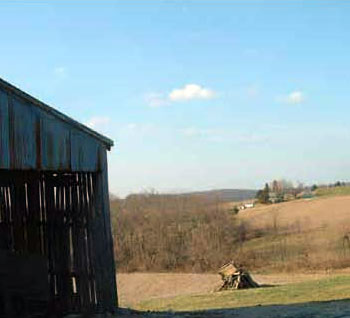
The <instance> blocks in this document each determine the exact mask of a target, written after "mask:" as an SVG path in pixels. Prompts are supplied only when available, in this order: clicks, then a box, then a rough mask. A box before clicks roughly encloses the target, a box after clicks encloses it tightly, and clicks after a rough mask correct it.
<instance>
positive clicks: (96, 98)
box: [0, 1, 350, 195]
mask: <svg viewBox="0 0 350 318" xmlns="http://www.w3.org/2000/svg"><path fill="white" fill-rule="evenodd" d="M349 16H350V2H347V1H279V2H277V1H269V2H268V1H124V2H122V1H114V2H112V1H85V2H83V1H75V2H74V3H72V2H68V1H56V2H55V1H50V2H49V1H2V2H1V3H0V35H1V36H0V39H1V41H0V57H1V58H0V69H1V74H0V76H1V77H2V78H4V79H5V80H8V81H10V82H11V83H13V84H15V85H17V86H19V87H20V88H22V89H23V90H25V91H27V92H28V93H30V94H32V95H34V96H36V97H38V98H39V99H41V100H43V101H44V102H46V103H48V104H49V105H52V106H54V107H56V108H57V109H59V110H60V111H62V112H64V113H67V114H68V115H70V116H72V117H73V118H75V119H77V120H79V121H81V122H83V123H86V124H88V125H90V126H91V127H93V128H94V129H96V130H98V131H100V132H102V133H104V134H106V135H108V136H109V137H111V138H112V139H114V141H115V143H116V146H115V148H114V149H113V151H112V152H111V153H110V155H109V170H110V171H109V174H110V190H111V191H112V192H114V193H116V194H118V195H126V194H128V193H130V192H134V191H140V190H149V189H151V188H153V189H156V190H158V191H180V190H202V189H211V188H259V187H261V186H262V185H263V183H264V182H265V181H267V180H271V179H273V178H287V179H290V180H293V181H301V182H305V183H308V184H311V183H314V182H318V183H322V182H330V181H335V180H337V179H341V180H349V179H350V147H349V146H348V145H349V144H350V134H349V132H350V128H349V118H350V108H349V105H350V89H349V84H350V20H349Z"/></svg>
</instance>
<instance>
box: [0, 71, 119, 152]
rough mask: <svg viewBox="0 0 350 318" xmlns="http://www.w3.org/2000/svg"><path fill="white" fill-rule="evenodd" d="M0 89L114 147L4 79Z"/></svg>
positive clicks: (95, 133) (93, 132)
mask: <svg viewBox="0 0 350 318" xmlns="http://www.w3.org/2000/svg"><path fill="white" fill-rule="evenodd" d="M0 87H3V88H4V89H5V90H7V91H10V92H11V93H13V94H15V95H17V96H19V97H21V98H23V99H25V100H27V101H28V102H30V103H32V104H34V105H36V106H37V107H39V108H40V109H42V110H44V111H45V112H47V113H49V114H51V115H53V116H55V117H56V118H58V119H60V120H62V121H64V122H66V123H67V124H69V125H72V126H74V127H76V128H77V129H79V130H80V131H82V132H84V133H86V134H88V135H90V136H92V137H94V138H95V139H97V140H99V141H100V142H102V143H103V144H104V145H105V146H106V147H107V148H108V149H110V148H111V147H112V146H113V145H114V142H113V140H111V139H110V138H108V137H106V136H104V135H102V134H100V133H98V132H96V131H95V130H93V129H91V128H89V127H87V126H85V125H83V124H81V123H80V122H78V121H76V120H74V119H72V118H70V117H69V116H67V115H65V114H63V113H61V112H59V111H58V110H56V109H54V108H53V107H51V106H49V105H47V104H45V103H43V102H41V101H40V100H38V99H37V98H35V97H33V96H31V95H29V94H27V93H26V92H24V91H22V90H21V89H19V88H17V87H16V86H14V85H12V84H10V83H8V82H6V81H5V80H3V79H2V78H0Z"/></svg>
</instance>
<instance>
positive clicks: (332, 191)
mask: <svg viewBox="0 0 350 318" xmlns="http://www.w3.org/2000/svg"><path fill="white" fill-rule="evenodd" d="M315 193H316V195H317V196H337V195H350V187H334V188H318V189H316V191H315Z"/></svg>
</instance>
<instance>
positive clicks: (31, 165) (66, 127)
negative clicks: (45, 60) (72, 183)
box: [0, 79, 113, 171]
mask: <svg viewBox="0 0 350 318" xmlns="http://www.w3.org/2000/svg"><path fill="white" fill-rule="evenodd" d="M0 133H1V140H0V169H25V170H30V169H36V170H58V171H98V170H100V169H101V166H100V165H101V162H99V160H98V158H99V154H100V153H101V152H103V151H105V150H106V149H107V150H109V149H110V148H111V147H112V146H113V141H112V140H110V139H109V138H107V137H104V136H102V135H100V134H99V133H97V132H95V131H93V130H92V129H90V128H88V127H86V126H84V125H82V124H80V123H78V122H76V121H75V120H73V119H71V118H69V117H68V116H66V115H64V114H62V113H60V112H58V111H56V110H55V109H53V108H51V107H50V106H48V105H46V104H44V103H42V102H40V101H39V100H37V99H35V98H34V97H32V96H30V95H28V94H26V93H24V92H23V91H21V90H19V89H18V88H16V87H14V86H12V85H11V84H9V83H7V82H5V81H3V80H1V79H0Z"/></svg>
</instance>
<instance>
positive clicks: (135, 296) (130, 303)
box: [117, 269, 350, 308]
mask: <svg viewBox="0 0 350 318" xmlns="http://www.w3.org/2000/svg"><path fill="white" fill-rule="evenodd" d="M346 273H350V269H349V270H342V271H335V272H334V275H339V274H343V275H344V274H346ZM332 276H333V275H332ZM325 277H330V275H329V274H327V273H326V272H325V271H322V272H321V271H319V272H315V273H309V274H305V273H293V274H269V275H261V274H260V275H258V274H255V275H254V274H253V278H254V280H256V281H257V282H259V283H260V284H267V285H283V284H295V283H301V282H305V281H313V280H318V279H322V278H325ZM117 280H118V294H119V303H120V305H121V306H122V307H130V308H134V307H137V304H139V303H141V302H144V301H150V300H155V299H160V298H169V297H170V298H171V297H177V296H184V295H195V294H208V293H210V292H212V291H213V290H215V289H216V288H217V287H218V286H219V285H220V284H221V279H220V276H219V275H217V274H175V273H131V274H123V273H121V274H118V275H117Z"/></svg>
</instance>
